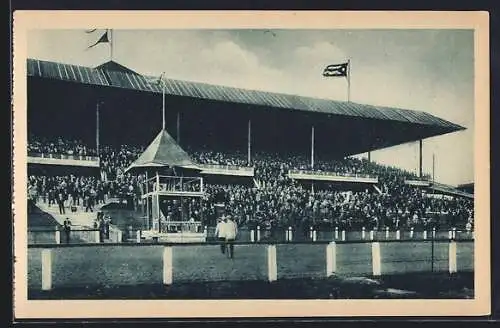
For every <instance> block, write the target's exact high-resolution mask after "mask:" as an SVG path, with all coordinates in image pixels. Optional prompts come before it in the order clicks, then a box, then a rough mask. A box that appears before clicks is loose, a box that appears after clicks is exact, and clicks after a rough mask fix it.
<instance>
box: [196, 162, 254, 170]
mask: <svg viewBox="0 0 500 328" xmlns="http://www.w3.org/2000/svg"><path fill="white" fill-rule="evenodd" d="M198 166H199V167H200V168H202V169H203V168H205V169H221V170H225V171H254V170H255V168H254V167H253V166H242V165H221V164H198Z"/></svg>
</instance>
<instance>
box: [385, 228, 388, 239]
mask: <svg viewBox="0 0 500 328" xmlns="http://www.w3.org/2000/svg"><path fill="white" fill-rule="evenodd" d="M385 239H389V227H385Z"/></svg>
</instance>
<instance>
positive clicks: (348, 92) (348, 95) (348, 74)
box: [347, 59, 351, 102]
mask: <svg viewBox="0 0 500 328" xmlns="http://www.w3.org/2000/svg"><path fill="white" fill-rule="evenodd" d="M350 101H351V59H348V60H347V102H350Z"/></svg>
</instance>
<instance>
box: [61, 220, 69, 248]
mask: <svg viewBox="0 0 500 328" xmlns="http://www.w3.org/2000/svg"><path fill="white" fill-rule="evenodd" d="M63 226H64V235H65V237H66V244H69V241H70V235H71V221H70V220H69V218H66V219H65V220H64V225H63Z"/></svg>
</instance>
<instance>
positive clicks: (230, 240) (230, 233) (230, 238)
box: [224, 215, 238, 258]
mask: <svg viewBox="0 0 500 328" xmlns="http://www.w3.org/2000/svg"><path fill="white" fill-rule="evenodd" d="M224 223H225V232H226V234H225V235H226V248H227V249H228V254H227V255H228V256H229V258H234V241H235V240H236V236H237V235H238V227H237V225H236V222H234V221H233V220H232V218H231V216H230V215H228V216H226V218H225V219H224Z"/></svg>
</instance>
